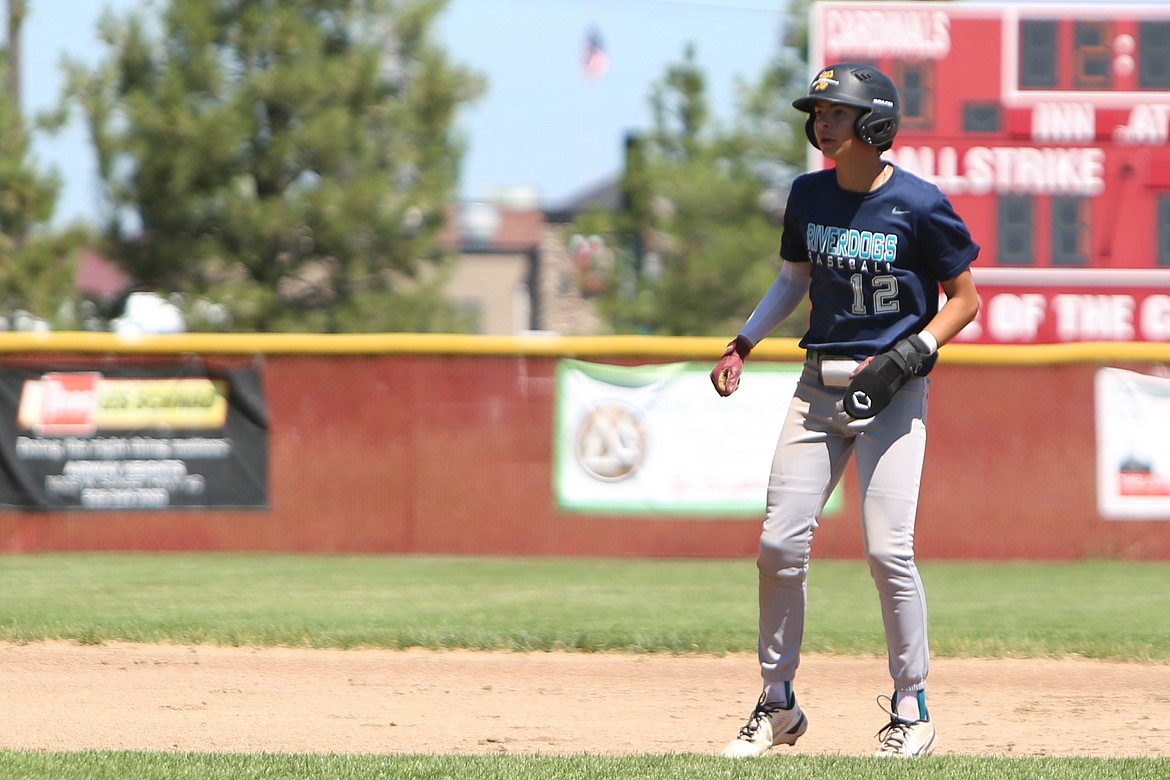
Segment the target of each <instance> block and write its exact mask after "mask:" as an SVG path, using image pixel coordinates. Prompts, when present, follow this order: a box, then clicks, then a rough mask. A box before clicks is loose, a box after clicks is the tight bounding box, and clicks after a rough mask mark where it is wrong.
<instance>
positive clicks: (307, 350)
mask: <svg viewBox="0 0 1170 780" xmlns="http://www.w3.org/2000/svg"><path fill="white" fill-rule="evenodd" d="M723 346H724V344H723V340H717V339H699V338H696V339H660V338H644V337H608V338H543V337H531V338H528V337H525V338H495V337H471V336H419V335H398V334H393V335H370V336H282V335H244V334H231V335H215V336H212V335H183V336H165V337H163V336H160V337H151V338H149V339H143V340H140V341H136V342H126V341H122V340H119V339H118V338H116V337H114V336H110V335H108V334H54V335H52V336H48V337H45V336H27V335H23V334H6V335H4V336H2V337H0V357H7V358H8V359H10V360H17V359H19V360H22V361H23V360H33V359H35V360H36V361H38V362H51V361H53V360H67V362H68V363H70V364H75V363H76V362H77V360H78V359H80V358H82V357H88V358H91V359H93V360H94V362H95V363H96V364H100V363H102V362H109V361H131V362H132V361H135V360H143V359H150V358H152V357H153V358H157V357H158V356H171V357H173V356H176V355H191V354H196V355H201V356H205V357H207V358H208V359H212V360H215V359H223V360H239V359H241V358H243V357H247V358H249V359H251V360H255V361H259V363H260V364H261V366H262V374H263V387H264V396H265V401H266V405H267V413H268V421H269V431H268V437H269V438H268V459H269V463H268V497H269V506H268V508H265V509H191V508H186V509H170V510H133V511H108V510H103V511H80V510H76V511H48V512H46V511H33V510H13V509H6V510H0V550H2V551H5V552H9V553H36V552H53V551H93V550H141V551H216V552H221V551H271V552H292V553H428V554H467V555H518V556H527V555H552V556H688V557H749V556H753V555H754V554H755V548H756V539H757V536H758V532H759V518H746V519H745V518H744V517H742V516H733V517H725V518H724V517H711V516H709V515H704V516H701V517H687V516H679V515H669V516H647V515H630V516H623V515H619V514H604V515H590V514H581V513H576V512H574V513H569V512H564V511H561V510H559V509H558V508H557V506H556V501H555V497H554V491H553V474H552V468H553V466H552V452H553V444H554V442H553V436H554V394H555V371H556V364H557V360H558V358H560V357H562V356H564V357H576V358H579V359H582V360H589V361H594V362H602V363H605V362H608V363H615V364H622V365H639V364H644V363H661V362H675V361H679V360H696V361H700V362H703V363H710V362H712V361H714V360H715V358H716V357H717V356H718V355H719V354H720V353H721V352H722V349H723ZM800 356H801V353H800V352H799V350H797V349H796V347H795V344H794V343H793V342H789V341H784V340H770V341H768V342H765V343H764V344H762V345H761V346H760V347H759V348H758V349H757V351H756V352H755V353H753V357H752V360H753V362H755V361H760V360H779V361H799V359H800ZM1166 362H1170V346H1167V345H1161V344H1148V343H1146V344H1066V345H1057V346H1049V347H1007V348H1005V347H985V346H973V345H962V346H960V345H953V346H949V347H946V348H945V349H944V352H943V358H942V360H941V361H940V364H939V366H938V368H937V369H936V370H935V372H934V374H933V375H932V376H933V378H934V384H933V387H932V390H931V405H930V434H929V442H928V445H927V446H928V454H927V464H926V469H925V473H924V475H923V484H922V491H921V503H920V509H919V523H918V534H917V548H918V551H919V555H920V556H921V557H923V558H970V559H1015V558H1019V559H1078V558H1086V557H1107V558H1124V559H1134V560H1138V559H1148V560H1166V559H1170V520H1140V521H1139V520H1109V519H1104V518H1102V517H1101V516H1100V515H1099V513H1098V509H1097V497H1096V490H1097V488H1096V468H1097V466H1096V445H1095V439H1096V431H1095V411H1094V376H1095V374H1096V371H1097V369H1098V368H1099V367H1100V366H1103V365H1111V366H1117V367H1122V368H1130V369H1132V370H1134V371H1138V372H1141V373H1146V374H1161V375H1165V366H1164V364H1165V363H1166ZM748 371H749V373H748V375H747V379H746V381H750V367H749V369H748ZM1167 446H1170V445H1167ZM761 466H762V467H766V464H761ZM856 484H857V483H856V475H855V472H854V471H853V470H852V469H850V470H849V471H848V472H847V474H846V477H845V485H844V509H843V511H842V512H841V513H840V514H839V515H836V516H833V517H828V518H826V519H825V520H824V521H823V523H822V525H821V527H820V529H819V530H818V532H817V537H816V539H815V541H814V546H815V552H816V554H817V555H818V556H821V557H845V558H850V557H857V556H859V555H860V550H861V541H860V532H859V528H858V504H857V499H856ZM762 502H763V496H761V506H762Z"/></svg>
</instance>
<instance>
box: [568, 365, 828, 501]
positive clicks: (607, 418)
mask: <svg viewBox="0 0 1170 780" xmlns="http://www.w3.org/2000/svg"><path fill="white" fill-rule="evenodd" d="M800 369H801V366H800V365H794V364H776V363H753V364H751V365H749V366H748V368H747V371H746V372H745V374H744V379H743V382H742V384H741V385H740V388H739V390H738V391H737V392H736V393H735V395H733V396H731V397H730V398H721V397H720V396H719V395H717V394H716V393H715V390H714V389H713V388H712V387H711V380H710V378H709V377H708V373H709V371H710V366H706V365H698V364H690V363H671V364H667V365H648V366H632V367H631V366H613V365H605V364H598V363H586V362H582V361H577V360H562V361H560V362H559V363H558V366H557V401H556V418H557V419H556V425H555V441H554V450H555V451H554V481H555V485H554V492H555V495H556V499H557V504H558V506H560V507H561V508H562V509H569V510H578V511H611V512H623V513H674V514H707V515H710V514H719V515H738V514H743V515H759V516H761V517H762V515H763V511H764V505H765V502H766V498H767V487H768V473H769V471H770V469H771V465H772V454H773V453H774V452H775V449H776V440H777V438H778V436H779V434H780V425H781V423H782V421H783V418H784V414H785V413H786V411H787V409H788V403H789V401H790V400H791V398H792V394H793V392H794V390H795V388H796V381H797V378H798V377H799V376H800ZM839 503H840V502H839V498H838V497H837V496H836V495H834V497H833V499H832V500H830V502H829V506H827V507H826V513H828V512H832V511H835V510H836V509H837V508H838V507H839Z"/></svg>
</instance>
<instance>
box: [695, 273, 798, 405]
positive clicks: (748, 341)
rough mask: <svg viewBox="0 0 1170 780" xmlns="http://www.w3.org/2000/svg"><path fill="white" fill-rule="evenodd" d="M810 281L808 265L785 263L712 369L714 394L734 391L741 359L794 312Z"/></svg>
mask: <svg viewBox="0 0 1170 780" xmlns="http://www.w3.org/2000/svg"><path fill="white" fill-rule="evenodd" d="M811 280H812V265H811V264H810V263H799V262H792V261H785V263H784V265H783V266H781V267H780V273H779V275H778V276H777V277H776V281H775V282H773V283H772V286H771V287H769V288H768V292H766V293H765V294H764V297H763V298H762V299H761V300H760V302H759V303H758V304H757V305H756V308H755V310H754V311H753V312H752V313H751V316H750V317H748V319H747V322H746V323H744V326H743V328H741V329H740V331H739V334H738V335H737V336H736V337H735V339H734V340H733V341H732V342H731V343H729V344H728V345H727V349H726V350H724V352H723V357H722V358H720V359H719V362H718V363H716V364H715V368H713V369H712V370H711V384H713V385H715V392H717V393H719V395H721V396H724V397H727V396H729V395H731V394H732V393H734V392H735V391H736V388H738V387H739V378H740V375H741V374H743V361H744V358H746V357H747V356H748V353H749V352H751V350H752V348H753V347H755V345H756V344H759V343H760V342H761V341H763V340H764V338H765V337H767V335H768V334H769V333H771V332H772V331H773V330H775V328H776V326H777V325H779V324H780V323H781V322H783V321H784V320H785V318H787V317H788V315H790V314H792V312H794V311H796V307H797V306H799V305H800V302H801V301H802V300H804V297H805V296H806V295H808V288H809V284H810V282H811Z"/></svg>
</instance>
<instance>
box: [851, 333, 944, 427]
mask: <svg viewBox="0 0 1170 780" xmlns="http://www.w3.org/2000/svg"><path fill="white" fill-rule="evenodd" d="M931 354H932V352H931V349H930V347H929V346H928V345H927V344H926V342H925V341H923V340H922V338H921V337H919V336H918V335H917V334H915V335H913V336H907V337H906V338H904V339H902V340H901V341H899V342H898V343H897V344H895V345H894V346H893V347H891V348H890V349H888V350H886V351H885V352H883V353H881V354H880V355H876V356H871V357H868V358H866V359H865V360H863V361H862V362H861V365H859V366H858V367H857V370H856V371H854V372H853V378H852V381H851V382H850V383H849V387H848V389H846V390H845V398H844V408H845V412H846V413H847V414H848V415H849V416H850V417H852V418H854V419H856V420H868V419H869V418H870V417H875V416H877V413H878V412H880V411H881V410H882V409H885V408H886V407H887V406H889V404H890V401H892V400H894V394H895V393H897V392H898V390H899V389H900V388H901V387H902V385H904V384H906V380H907V379H909V378H910V377H912V376H914V375H915V374H917V373H918V371H919V369H921V368H922V364H923V363H925V362H926V360H927V358H929V357H930V356H931Z"/></svg>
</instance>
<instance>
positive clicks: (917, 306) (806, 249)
mask: <svg viewBox="0 0 1170 780" xmlns="http://www.w3.org/2000/svg"><path fill="white" fill-rule="evenodd" d="M978 254H979V246H978V245H977V244H976V243H975V242H974V241H972V240H971V234H970V233H969V232H968V230H967V226H966V225H965V224H963V220H962V219H961V218H960V217H959V215H958V214H956V213H955V210H954V208H953V207H952V206H951V203H950V201H949V200H947V198H946V196H945V195H943V193H942V191H941V190H939V189H938V187H936V186H935V185H933V184H931V183H930V182H928V181H925V180H924V179H921V178H919V177H917V176H915V175H913V174H911V173H909V172H907V171H904V170H902V169H900V168H896V167H895V169H894V171H893V173H892V175H891V176H890V179H889V180H888V181H887V182H886V183H885V184H883V185H882V186H881V187H879V188H878V189H876V190H873V191H872V192H850V191H849V190H845V189H842V188H841V187H840V186H839V185H838V184H837V176H836V173H835V172H834V171H833V170H832V169H831V168H830V169H826V170H822V171H815V172H813V173H806V174H804V175H802V176H798V177H797V178H796V180H795V181H793V183H792V190H791V192H790V193H789V195H788V206H787V210H786V211H785V214H784V234H783V235H782V236H781V239H780V256H781V257H782V258H784V260H785V261H786V262H795V263H801V262H808V263H812V269H811V271H812V274H811V277H812V283H811V286H810V287H809V301H810V303H811V310H810V314H809V327H808V331H807V332H806V333H805V334H804V337H803V338H802V339H801V340H800V345H801V346H802V347H805V348H807V349H816V350H821V351H823V352H828V353H832V354H836V355H848V356H850V357H853V358H856V359H862V358H865V357H868V356H870V355H875V354H877V353H879V352H883V351H885V350H887V349H889V348H890V347H892V346H893V345H894V344H895V343H896V342H897V341H898V340H899V339H902V338H905V337H906V336H909V335H911V334H913V333H918V332H919V331H920V330H922V329H923V328H924V327H926V324H927V323H928V322H930V320H931V319H932V318H933V317H934V315H935V314H937V313H938V308H939V286H938V285H939V282H940V281H945V280H947V279H953V278H954V277H956V276H958V275H959V274H960V273H962V272H963V271H964V270H965V269H966V268H967V267H968V266H969V265H970V264H971V262H972V261H973V260H974V259H975V258H976V256H977V255H978Z"/></svg>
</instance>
